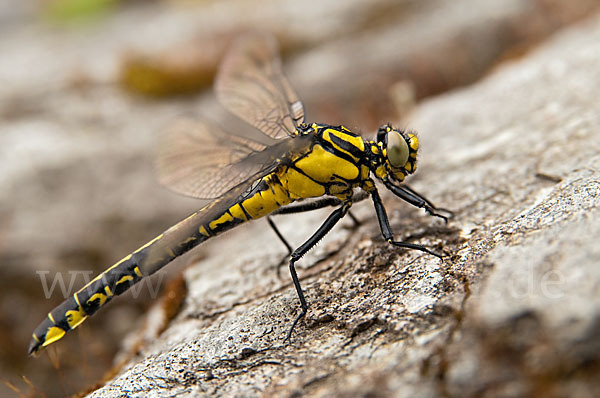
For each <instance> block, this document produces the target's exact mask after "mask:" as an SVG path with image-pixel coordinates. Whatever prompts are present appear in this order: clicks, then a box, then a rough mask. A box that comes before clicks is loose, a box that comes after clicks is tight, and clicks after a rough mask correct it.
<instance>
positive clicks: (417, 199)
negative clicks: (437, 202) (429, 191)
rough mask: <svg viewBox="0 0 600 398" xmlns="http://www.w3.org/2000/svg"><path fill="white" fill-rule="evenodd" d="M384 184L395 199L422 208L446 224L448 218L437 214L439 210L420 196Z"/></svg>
mask: <svg viewBox="0 0 600 398" xmlns="http://www.w3.org/2000/svg"><path fill="white" fill-rule="evenodd" d="M384 184H385V186H386V188H387V189H389V190H390V191H392V192H393V194H394V195H396V196H397V197H399V198H400V199H402V200H404V201H406V202H408V203H410V204H411V205H413V206H415V207H420V208H423V209H425V211H426V212H427V213H429V214H431V215H432V216H436V217H440V218H443V219H444V221H445V222H448V217H446V216H444V215H443V214H440V213H438V212H437V211H438V210H440V209H437V208H436V207H435V206H433V205H432V204H431V202H429V201H428V200H427V199H425V198H424V197H422V196H420V195H419V194H418V193H416V192H415V191H413V190H412V189H410V188H409V189H406V187H399V186H396V185H394V184H392V183H391V182H389V181H385V182H384ZM373 200H375V199H373ZM380 202H381V200H380ZM442 211H447V210H442ZM449 213H452V212H449Z"/></svg>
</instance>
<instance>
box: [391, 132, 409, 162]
mask: <svg viewBox="0 0 600 398" xmlns="http://www.w3.org/2000/svg"><path fill="white" fill-rule="evenodd" d="M409 152H410V151H409V148H408V144H407V142H406V140H405V139H404V137H402V136H401V135H400V133H398V132H397V131H396V130H391V131H390V132H389V133H388V134H387V157H388V160H389V161H390V164H391V165H392V167H403V166H404V165H405V164H406V162H408V155H409Z"/></svg>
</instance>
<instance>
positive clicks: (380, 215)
mask: <svg viewBox="0 0 600 398" xmlns="http://www.w3.org/2000/svg"><path fill="white" fill-rule="evenodd" d="M371 198H372V199H373V204H374V205H375V213H376V214H377V220H378V221H379V228H380V229H381V234H382V235H383V238H384V239H385V240H386V241H387V242H388V243H390V244H392V245H394V246H398V247H404V248H407V249H415V250H420V251H422V252H425V253H428V254H431V255H433V256H436V257H438V258H439V259H442V255H441V254H439V253H436V252H434V251H431V250H429V249H428V248H426V247H425V246H422V245H417V244H414V243H408V242H401V241H395V240H394V235H393V233H392V229H391V228H390V222H389V220H388V216H387V213H386V211H385V207H383V202H382V201H381V197H380V196H379V192H377V189H374V190H373V191H372V192H371ZM409 203H410V202H409ZM440 217H441V216H440Z"/></svg>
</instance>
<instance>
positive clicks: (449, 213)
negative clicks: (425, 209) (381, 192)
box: [399, 184, 454, 222]
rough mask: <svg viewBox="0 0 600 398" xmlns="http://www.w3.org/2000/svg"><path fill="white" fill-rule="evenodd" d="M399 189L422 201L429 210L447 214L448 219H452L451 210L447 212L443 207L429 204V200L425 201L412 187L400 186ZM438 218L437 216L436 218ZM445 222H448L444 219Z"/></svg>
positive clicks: (452, 213)
mask: <svg viewBox="0 0 600 398" xmlns="http://www.w3.org/2000/svg"><path fill="white" fill-rule="evenodd" d="M399 188H400V189H402V190H404V191H408V192H409V193H411V194H412V195H413V196H415V197H417V198H419V199H421V200H423V201H424V202H425V203H426V204H427V205H428V206H429V207H430V208H432V209H434V210H436V211H442V212H444V213H448V218H452V217H454V212H453V211H452V210H448V209H445V208H443V207H437V206H435V205H434V204H433V203H431V201H430V200H429V199H427V198H426V197H425V196H424V195H423V194H421V193H420V192H417V191H415V190H414V189H413V188H412V187H410V186H409V185H406V184H402V186H400V187H399ZM438 217H439V216H438ZM445 221H446V222H447V221H448V220H447V219H445Z"/></svg>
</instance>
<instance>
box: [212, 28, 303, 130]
mask: <svg viewBox="0 0 600 398" xmlns="http://www.w3.org/2000/svg"><path fill="white" fill-rule="evenodd" d="M215 91H216V94H217V98H218V99H219V101H220V102H221V103H222V104H223V105H224V106H225V107H226V108H227V109H229V110H230V111H231V112H233V113H234V114H235V115H237V116H238V117H240V118H241V119H243V120H245V121H247V122H248V123H250V124H251V125H253V126H254V127H256V128H257V129H259V130H260V131H262V132H263V133H265V134H266V135H268V136H270V137H273V138H277V139H280V138H285V137H287V136H293V135H295V131H296V129H297V127H298V125H299V124H301V123H303V122H304V107H303V105H302V102H300V100H299V98H298V95H296V93H295V91H294V89H293V88H292V86H291V85H290V83H289V82H288V81H287V79H286V78H285V76H284V75H283V72H282V69H281V60H280V59H279V56H278V51H277V44H276V43H275V40H274V39H273V38H272V37H270V36H266V35H260V34H252V35H248V36H246V37H244V38H241V39H239V40H237V41H236V42H235V43H234V44H233V46H232V48H231V50H230V51H229V52H228V53H227V55H226V56H225V58H224V60H223V62H222V64H221V68H220V70H219V73H218V75H217V78H216V82H215Z"/></svg>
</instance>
